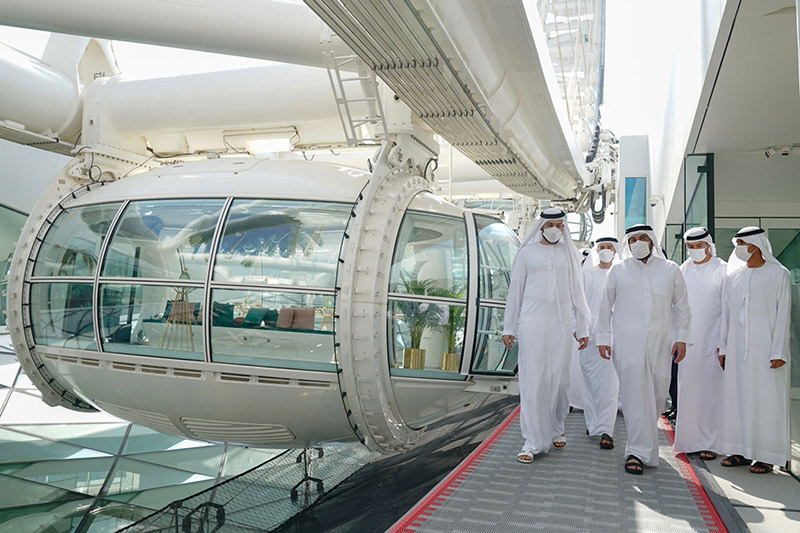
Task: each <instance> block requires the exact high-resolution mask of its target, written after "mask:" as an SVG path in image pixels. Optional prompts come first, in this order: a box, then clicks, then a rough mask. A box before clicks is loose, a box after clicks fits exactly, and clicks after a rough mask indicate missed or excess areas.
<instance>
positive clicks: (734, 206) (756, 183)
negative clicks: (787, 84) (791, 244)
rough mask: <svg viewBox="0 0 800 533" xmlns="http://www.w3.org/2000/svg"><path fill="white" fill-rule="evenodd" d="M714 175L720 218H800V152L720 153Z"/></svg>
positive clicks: (715, 161) (715, 156) (716, 203)
mask: <svg viewBox="0 0 800 533" xmlns="http://www.w3.org/2000/svg"><path fill="white" fill-rule="evenodd" d="M798 105H800V104H798ZM714 175H715V183H714V188H715V191H714V195H715V200H716V201H715V210H716V213H715V216H717V217H800V153H797V152H795V153H794V154H792V155H791V156H789V157H780V156H773V157H771V158H769V159H767V158H766V157H764V155H763V154H762V153H760V152H756V153H753V152H749V153H717V154H714Z"/></svg>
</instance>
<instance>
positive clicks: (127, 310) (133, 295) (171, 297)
mask: <svg viewBox="0 0 800 533" xmlns="http://www.w3.org/2000/svg"><path fill="white" fill-rule="evenodd" d="M202 301H203V289H201V288H199V287H185V286H175V287H170V286H166V285H101V286H100V332H101V337H102V338H101V340H102V342H103V349H104V350H105V351H107V352H114V353H124V354H130V355H146V356H152V357H168V358H172V359H190V360H193V361H202V360H203V359H204V356H203V323H202V316H203V313H202V309H201V306H202V303H201V302H202Z"/></svg>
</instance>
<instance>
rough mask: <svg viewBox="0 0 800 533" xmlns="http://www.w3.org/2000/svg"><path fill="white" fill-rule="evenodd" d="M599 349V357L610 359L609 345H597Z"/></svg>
mask: <svg viewBox="0 0 800 533" xmlns="http://www.w3.org/2000/svg"><path fill="white" fill-rule="evenodd" d="M597 348H598V349H599V350H600V357H602V358H603V359H611V346H598V347H597Z"/></svg>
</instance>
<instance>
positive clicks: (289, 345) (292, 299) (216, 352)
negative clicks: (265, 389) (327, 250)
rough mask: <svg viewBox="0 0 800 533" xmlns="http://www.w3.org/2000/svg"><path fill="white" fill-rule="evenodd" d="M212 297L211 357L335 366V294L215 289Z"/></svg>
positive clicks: (325, 367) (308, 367)
mask: <svg viewBox="0 0 800 533" xmlns="http://www.w3.org/2000/svg"><path fill="white" fill-rule="evenodd" d="M211 301H212V303H211V359H212V361H214V362H216V363H231V364H239V365H254V366H269V367H280V368H295V369H303V370H321V371H331V372H333V371H335V370H336V361H335V359H334V347H333V325H334V313H333V296H332V295H331V296H327V295H322V294H306V293H297V292H287V293H281V292H272V291H259V290H244V289H243V290H227V289H225V290H221V289H215V290H214V291H213V292H212V298H211Z"/></svg>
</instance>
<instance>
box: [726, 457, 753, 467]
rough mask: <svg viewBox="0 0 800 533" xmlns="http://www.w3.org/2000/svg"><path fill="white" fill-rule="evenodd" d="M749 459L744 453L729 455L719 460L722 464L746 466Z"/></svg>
mask: <svg viewBox="0 0 800 533" xmlns="http://www.w3.org/2000/svg"><path fill="white" fill-rule="evenodd" d="M748 462H749V461H748V460H747V459H745V458H744V456H743V455H729V456H728V457H726V458H725V459H723V460H722V461H720V462H719V464H721V465H722V466H731V467H732V466H744V465H745V464H747V463H748Z"/></svg>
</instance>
